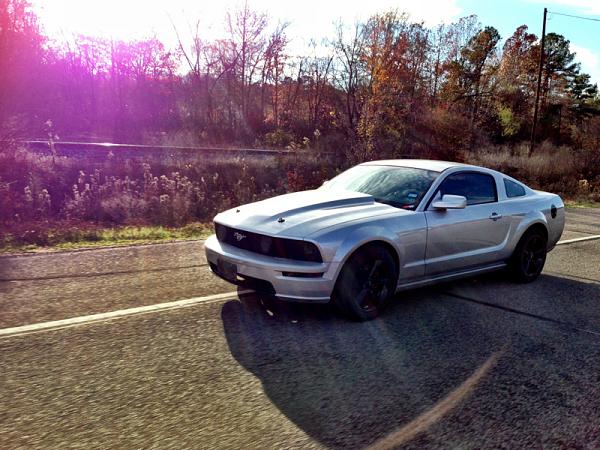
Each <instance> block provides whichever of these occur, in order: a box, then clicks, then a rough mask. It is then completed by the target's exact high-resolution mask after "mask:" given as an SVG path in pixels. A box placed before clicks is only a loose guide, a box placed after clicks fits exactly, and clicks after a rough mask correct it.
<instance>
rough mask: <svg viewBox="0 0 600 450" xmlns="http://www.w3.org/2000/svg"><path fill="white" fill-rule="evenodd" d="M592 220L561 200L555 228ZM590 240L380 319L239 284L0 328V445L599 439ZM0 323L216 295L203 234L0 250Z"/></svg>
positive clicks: (597, 220) (585, 228) (597, 229)
mask: <svg viewBox="0 0 600 450" xmlns="http://www.w3.org/2000/svg"><path fill="white" fill-rule="evenodd" d="M594 234H596V235H597V234H600V210H583V209H582V210H570V211H569V212H568V214H567V231H566V232H565V235H564V236H563V239H573V238H579V237H586V236H591V235H594ZM599 264H600V240H594V241H583V242H578V243H573V244H568V245H561V246H559V247H557V248H556V249H555V250H554V251H552V253H550V254H549V257H548V261H547V265H546V269H545V271H544V274H543V275H542V276H541V277H540V278H539V280H538V281H536V282H535V283H533V284H529V285H515V284H513V283H511V282H510V281H507V280H506V279H505V278H504V276H503V275H502V274H493V275H487V276H482V277H478V278H475V279H471V280H465V281H460V282H455V283H451V284H444V285H440V286H435V287H432V288H427V289H419V290H415V291H411V292H405V293H402V294H401V295H399V296H398V299H397V301H396V302H394V304H393V305H392V306H391V307H390V308H389V309H388V310H387V311H386V313H385V314H384V315H383V316H382V317H381V318H379V319H378V320H375V321H372V322H368V323H352V322H348V321H345V320H344V319H341V318H339V317H338V316H337V315H336V314H335V312H332V311H331V310H330V309H329V308H328V307H327V306H301V305H287V304H277V303H276V304H272V303H270V302H265V301H263V300H264V299H261V298H259V297H257V296H256V295H247V296H242V298H241V299H240V298H237V296H232V298H230V299H225V300H220V301H210V302H204V303H199V304H197V305H195V306H191V307H186V308H181V309H172V310H168V311H161V312H155V313H149V314H143V315H131V316H126V317H123V318H120V319H115V320H109V321H99V322H93V323H89V324H86V325H79V326H75V327H70V328H65V329H59V330H53V331H41V332H37V333H31V334H25V335H16V336H9V337H3V338H0V448H2V449H13V448H15V449H16V448H86V449H87V448H175V449H181V448H206V449H215V448H219V449H221V448H222V449H233V448H257V449H258V448H261V449H264V448H299V447H301V448H335V449H338V448H339V449H341V448H365V447H369V446H373V447H375V448H396V447H397V448H499V447H501V448H525V447H535V448H565V447H570V448H598V447H600V267H599ZM0 280H2V281H0V329H6V328H9V327H16V326H20V325H28V324H33V323H40V322H46V321H51V320H57V319H65V318H69V317H77V316H82V315H87V314H95V313H102V312H107V311H114V310H121V309H124V308H131V307H137V306H142V305H152V304H156V303H164V302H170V301H174V300H179V299H186V298H191V297H203V296H208V295H211V294H215V293H220V292H231V291H232V290H234V289H232V286H230V285H228V284H227V283H224V282H221V281H218V280H217V279H215V278H214V277H213V276H212V275H210V274H209V273H208V270H207V267H206V261H205V260H204V257H203V254H202V243H201V242H194V243H189V242H188V243H177V244H165V245H155V246H144V247H131V248H120V249H103V250H92V251H80V252H76V253H56V254H46V255H33V256H23V257H2V258H0Z"/></svg>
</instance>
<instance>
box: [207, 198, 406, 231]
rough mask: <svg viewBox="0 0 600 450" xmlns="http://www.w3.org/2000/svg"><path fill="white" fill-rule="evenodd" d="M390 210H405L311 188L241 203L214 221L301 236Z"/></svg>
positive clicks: (244, 227)
mask: <svg viewBox="0 0 600 450" xmlns="http://www.w3.org/2000/svg"><path fill="white" fill-rule="evenodd" d="M393 212H406V213H407V211H403V210H400V209H397V208H394V207H392V206H389V205H385V204H382V203H377V202H375V201H374V200H373V197H372V196H370V195H368V194H362V193H360V192H347V191H320V190H313V191H302V192H294V193H292V194H285V195H280V196H277V197H272V198H269V199H267V200H262V201H260V202H255V203H249V204H247V205H242V206H239V207H237V208H233V209H230V210H228V211H225V212H222V213H221V214H218V215H217V216H216V217H215V222H218V223H220V224H223V225H226V226H229V227H233V228H237V229H241V230H245V231H250V232H254V233H261V234H267V235H270V236H279V237H291V238H304V237H306V236H308V235H310V234H312V233H314V232H315V231H318V230H321V229H323V228H328V227H330V226H334V225H339V224H341V223H344V222H349V221H353V220H358V219H364V218H366V217H375V216H380V215H383V214H390V213H393Z"/></svg>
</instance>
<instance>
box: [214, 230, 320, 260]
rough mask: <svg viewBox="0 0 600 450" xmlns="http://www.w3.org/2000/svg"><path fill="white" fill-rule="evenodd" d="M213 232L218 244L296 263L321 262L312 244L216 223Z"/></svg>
mask: <svg viewBox="0 0 600 450" xmlns="http://www.w3.org/2000/svg"><path fill="white" fill-rule="evenodd" d="M215 231H216V233H217V239H218V240H219V242H222V243H224V244H229V245H232V246H233V247H237V248H240V249H243V250H248V251H250V252H253V253H258V254H260V255H265V256H273V257H276V258H286V259H293V260H296V261H309V262H323V259H322V257H321V253H320V252H319V249H318V248H317V246H316V245H315V244H313V243H312V242H308V241H302V240H298V239H284V238H275V237H271V236H267V235H264V234H259V233H252V232H250V231H244V230H238V229H235V228H231V227H228V226H225V225H222V224H220V223H216V222H215Z"/></svg>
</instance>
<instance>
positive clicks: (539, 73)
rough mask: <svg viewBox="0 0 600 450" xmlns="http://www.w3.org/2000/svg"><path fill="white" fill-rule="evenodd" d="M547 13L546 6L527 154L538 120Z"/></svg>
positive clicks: (530, 147) (531, 147) (533, 144)
mask: <svg viewBox="0 0 600 450" xmlns="http://www.w3.org/2000/svg"><path fill="white" fill-rule="evenodd" d="M547 15H548V8H544V24H543V25H542V42H541V45H540V47H541V48H540V66H539V69H538V82H537V91H536V93H535V107H534V109H533V126H532V127H531V142H530V143H529V156H531V154H532V153H533V148H534V146H535V131H536V128H537V120H538V109H539V103H540V90H541V87H542V70H543V69H544V43H545V41H546V16H547Z"/></svg>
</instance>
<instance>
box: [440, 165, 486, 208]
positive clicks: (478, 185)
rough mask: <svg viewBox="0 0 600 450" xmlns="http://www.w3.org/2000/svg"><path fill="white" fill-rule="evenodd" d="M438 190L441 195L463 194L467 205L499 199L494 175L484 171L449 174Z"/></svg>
mask: <svg viewBox="0 0 600 450" xmlns="http://www.w3.org/2000/svg"><path fill="white" fill-rule="evenodd" d="M438 192H439V194H441V196H443V195H446V194H451V195H462V196H464V197H466V198H467V205H479V204H481V203H491V202H495V201H497V200H498V197H497V195H496V181H495V180H494V177H492V176H491V175H487V174H484V173H475V172H463V173H455V174H453V175H449V176H448V178H446V179H445V180H444V181H443V182H442V184H441V185H440V187H439V189H438Z"/></svg>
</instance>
